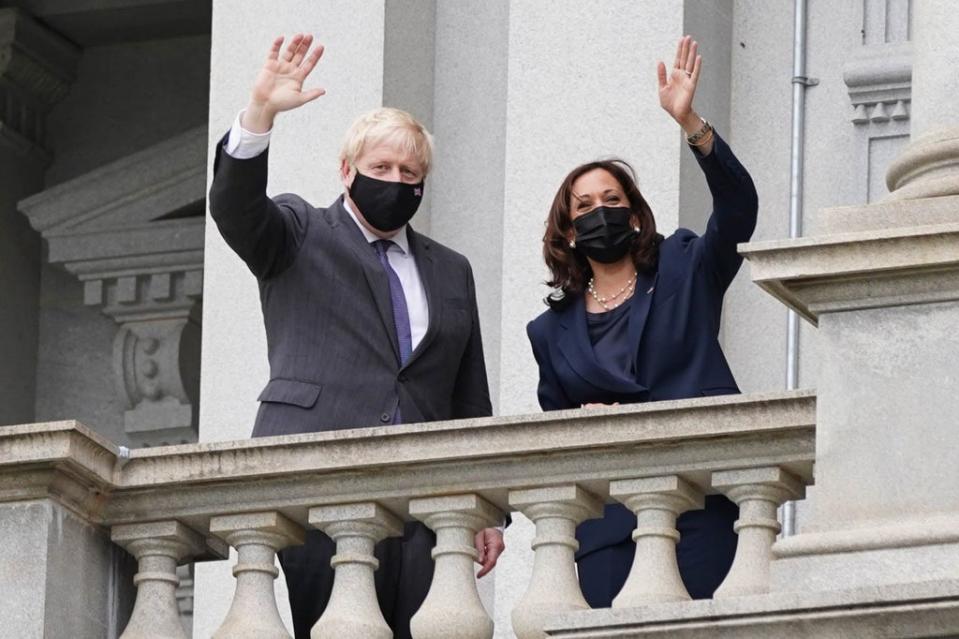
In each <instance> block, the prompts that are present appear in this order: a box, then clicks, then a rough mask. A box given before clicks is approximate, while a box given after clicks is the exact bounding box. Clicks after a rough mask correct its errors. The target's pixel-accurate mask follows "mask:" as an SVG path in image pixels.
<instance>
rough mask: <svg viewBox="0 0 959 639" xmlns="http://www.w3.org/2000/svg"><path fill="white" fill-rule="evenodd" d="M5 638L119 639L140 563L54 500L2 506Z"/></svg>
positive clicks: (1, 630) (0, 633) (1, 629)
mask: <svg viewBox="0 0 959 639" xmlns="http://www.w3.org/2000/svg"><path fill="white" fill-rule="evenodd" d="M0 539H2V543H0V548H2V551H0V566H2V568H0V589H2V591H3V593H4V596H3V598H2V599H0V617H2V618H3V624H2V625H0V637H4V638H7V637H9V638H10V639H14V638H18V639H19V638H21V637H23V638H27V637H30V638H33V637H35V638H37V639H39V638H48V637H49V638H51V639H54V638H61V637H62V638H64V639H66V638H72V637H84V638H85V637H91V638H92V637H105V638H108V639H115V638H116V637H117V636H118V635H119V632H120V630H121V629H122V627H123V626H124V625H125V624H126V620H127V618H128V617H129V615H130V611H131V608H132V604H133V597H132V582H131V579H132V576H133V571H134V568H135V564H134V562H132V561H131V560H130V558H129V557H128V556H127V555H126V553H124V552H123V551H122V550H120V549H119V548H117V547H116V546H114V545H112V544H111V543H110V541H109V537H108V535H106V534H105V533H104V532H103V530H102V529H100V528H99V527H96V526H93V525H91V524H89V523H87V522H86V521H84V520H82V519H80V518H79V517H77V516H76V515H75V514H73V513H72V512H70V511H69V510H67V509H65V508H64V507H63V506H61V505H59V504H56V503H54V502H53V501H51V500H47V499H40V500H30V501H21V502H12V503H4V504H3V505H2V506H0Z"/></svg>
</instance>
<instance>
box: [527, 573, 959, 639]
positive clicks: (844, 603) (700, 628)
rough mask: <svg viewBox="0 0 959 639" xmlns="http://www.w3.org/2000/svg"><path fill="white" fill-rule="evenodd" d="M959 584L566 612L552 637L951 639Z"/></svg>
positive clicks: (958, 619) (958, 621) (958, 622)
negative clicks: (949, 638)
mask: <svg viewBox="0 0 959 639" xmlns="http://www.w3.org/2000/svg"><path fill="white" fill-rule="evenodd" d="M956 627H959V581H930V582H924V583H912V584H902V585H895V586H880V587H872V588H858V589H850V590H834V591H829V592H817V593H780V594H770V595H759V596H749V597H740V598H730V599H717V600H708V599H707V600H698V601H691V602H682V603H668V604H658V605H652V606H643V607H638V608H628V609H603V610H590V611H584V612H577V613H571V614H566V615H563V616H561V617H559V618H558V619H557V620H555V621H554V622H553V623H551V624H550V625H549V626H548V627H547V629H546V634H547V636H550V637H558V638H565V639H574V638H575V639H599V638H602V639H613V638H616V637H624V638H625V637H630V638H633V639H642V638H644V637H670V638H671V639H686V638H690V639H692V638H694V637H695V638H699V637H704V636H708V637H719V638H733V637H735V638H737V639H747V638H748V639H768V637H777V638H780V639H804V638H807V637H837V638H838V637H899V638H904V637H917V638H918V637H932V636H947V635H948V636H952V633H953V632H954V629H955V628H956Z"/></svg>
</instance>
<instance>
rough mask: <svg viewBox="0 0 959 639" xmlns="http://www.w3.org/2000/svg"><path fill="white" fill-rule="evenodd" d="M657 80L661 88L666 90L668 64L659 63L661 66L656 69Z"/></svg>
mask: <svg viewBox="0 0 959 639" xmlns="http://www.w3.org/2000/svg"><path fill="white" fill-rule="evenodd" d="M656 78H657V79H658V80H659V88H660V89H665V88H666V63H665V62H663V61H662V60H660V61H659V65H657V67H656Z"/></svg>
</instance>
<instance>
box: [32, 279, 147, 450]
mask: <svg viewBox="0 0 959 639" xmlns="http://www.w3.org/2000/svg"><path fill="white" fill-rule="evenodd" d="M38 329H39V346H38V350H37V353H36V360H37V376H36V384H37V392H36V408H35V410H36V416H35V418H34V419H36V420H37V421H53V420H61V419H76V420H78V421H81V422H83V423H86V424H96V427H97V431H98V432H100V433H102V434H103V435H104V436H105V437H107V438H108V439H109V440H110V441H113V442H116V443H117V444H119V445H123V446H131V445H132V442H131V441H130V439H129V437H128V436H127V434H126V431H125V430H124V428H123V411H124V409H125V406H124V403H123V398H122V397H121V396H120V394H119V393H118V392H117V390H118V389H117V386H116V375H115V374H114V371H113V340H114V339H115V337H116V333H117V325H116V323H115V322H114V321H113V320H112V319H110V318H109V317H107V316H105V315H103V314H102V313H101V312H100V311H99V309H97V308H96V307H89V306H85V305H84V304H83V285H82V284H81V283H80V281H79V280H77V279H76V277H74V276H73V275H71V274H69V273H67V272H66V271H65V270H64V269H63V268H62V267H59V266H52V265H50V264H45V265H44V266H43V267H42V269H41V297H40V321H39V324H38Z"/></svg>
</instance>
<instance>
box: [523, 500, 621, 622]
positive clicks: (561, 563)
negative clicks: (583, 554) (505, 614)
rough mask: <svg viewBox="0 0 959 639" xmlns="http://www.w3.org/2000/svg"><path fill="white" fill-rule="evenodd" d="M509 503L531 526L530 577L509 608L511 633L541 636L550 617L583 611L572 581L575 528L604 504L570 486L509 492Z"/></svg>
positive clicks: (575, 581)
mask: <svg viewBox="0 0 959 639" xmlns="http://www.w3.org/2000/svg"><path fill="white" fill-rule="evenodd" d="M509 504H510V506H512V507H514V508H516V509H517V510H519V511H520V512H522V513H523V514H524V515H526V516H527V517H529V518H530V519H531V520H532V521H533V523H534V524H535V525H536V537H534V538H533V543H532V546H533V551H534V553H535V556H534V558H533V574H532V577H531V578H530V582H529V587H528V588H527V589H526V593H525V594H524V595H523V597H522V599H520V601H519V602H518V603H517V604H516V607H515V608H514V609H513V632H514V633H516V636H517V637H518V638H519V639H534V638H535V639H540V638H544V637H546V632H545V631H544V630H543V629H544V627H545V625H546V622H547V621H548V620H549V619H550V618H552V617H553V616H555V615H557V614H559V613H563V612H571V611H575V610H588V609H589V604H588V603H586V600H585V599H584V598H583V593H582V591H581V590H580V588H579V580H578V579H577V577H576V563H575V554H576V550H577V549H578V548H579V542H578V541H576V525H577V524H579V523H580V522H581V521H583V520H584V519H590V518H593V517H600V516H602V514H603V503H602V502H601V501H600V500H599V499H597V498H596V497H594V496H592V495H591V494H589V493H587V492H586V491H584V490H583V489H582V488H580V487H579V486H577V485H575V484H568V485H565V486H551V487H548V488H534V489H530V490H512V491H510V493H509Z"/></svg>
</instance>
